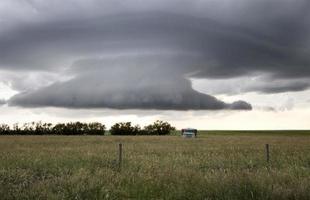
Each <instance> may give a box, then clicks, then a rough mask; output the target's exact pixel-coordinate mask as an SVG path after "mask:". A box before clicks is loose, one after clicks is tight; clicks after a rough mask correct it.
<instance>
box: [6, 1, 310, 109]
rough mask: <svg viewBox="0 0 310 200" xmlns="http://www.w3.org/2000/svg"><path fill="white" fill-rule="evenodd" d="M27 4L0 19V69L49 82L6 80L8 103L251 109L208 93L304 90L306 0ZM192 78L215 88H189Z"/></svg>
mask: <svg viewBox="0 0 310 200" xmlns="http://www.w3.org/2000/svg"><path fill="white" fill-rule="evenodd" d="M27 2H28V3H25V2H24V3H20V7H21V8H20V11H24V12H21V13H22V14H21V15H22V16H24V18H23V19H19V18H18V17H17V18H16V17H15V18H14V17H12V16H10V15H9V14H8V16H5V15H4V14H2V15H1V14H0V19H1V20H0V23H2V25H3V27H4V29H3V30H1V31H0V69H2V70H5V71H14V72H16V73H25V74H27V73H28V74H33V73H37V74H40V73H41V74H42V75H43V74H44V76H45V77H46V79H47V80H45V81H44V84H42V85H41V83H43V81H41V82H40V83H37V84H36V83H35V81H34V83H33V87H27V88H22V87H17V86H19V85H23V84H19V82H20V81H21V80H18V79H14V80H13V79H12V80H11V82H12V86H13V87H14V86H16V88H15V89H17V90H19V91H20V93H19V94H17V95H15V96H14V97H12V98H11V99H10V100H9V101H8V102H9V105H14V106H25V107H39V106H56V107H71V108H101V107H107V108H115V109H131V108H132V109H168V110H188V109H193V110H199V109H208V110H218V109H245V110H249V109H251V105H250V104H249V103H247V102H244V101H236V102H232V103H227V102H223V101H221V100H219V99H217V98H215V97H213V96H211V95H216V94H218V93H221V92H224V93H246V92H259V93H282V92H288V91H303V90H307V89H308V88H309V86H310V85H309V82H310V78H309V77H310V67H309V66H310V56H309V55H310V37H309V35H310V28H309V27H310V15H309V12H308V8H309V6H310V3H309V1H307V0H297V1H294V2H292V1H286V0H283V1H280V0H272V1H243V0H237V1H229V0H223V1H205V2H201V1H190V2H189V1H175V0H173V1H169V2H167V1H148V2H140V1H133V0H130V1H126V2H118V1H115V2H114V3H113V2H110V1H105V2H102V1H93V2H92V3H85V2H83V1H75V2H73V1H72V2H71V1H67V2H66V3H64V2H61V1H55V3H53V4H52V3H51V2H50V1H44V2H43V1H27ZM8 4H9V3H8ZM0 5H1V4H0ZM3 8H5V6H3ZM47 8H49V9H47ZM57 8H59V9H57ZM0 10H1V6H0ZM46 74H53V76H52V75H51V76H48V75H46ZM55 75H56V77H57V75H58V76H59V79H57V78H55ZM26 76H27V75H26ZM257 76H259V77H260V78H259V79H255V80H254V81H251V82H248V84H244V82H241V84H240V83H239V84H233V85H229V86H227V87H221V91H217V90H216V86H214V83H215V82H218V81H219V82H225V80H228V79H241V80H242V79H243V78H244V77H257ZM63 77H67V78H63ZM49 78H50V79H49ZM192 79H206V80H208V81H209V82H210V84H209V85H206V87H210V91H215V92H212V93H211V94H204V93H200V92H198V91H195V90H194V89H193V88H192V84H191V82H190V80H192ZM222 80H223V81H222ZM47 83H48V84H47ZM242 83H243V84H242ZM212 85H213V86H212Z"/></svg>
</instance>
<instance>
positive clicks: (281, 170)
mask: <svg viewBox="0 0 310 200" xmlns="http://www.w3.org/2000/svg"><path fill="white" fill-rule="evenodd" d="M119 142H122V144H123V148H124V152H123V166H122V170H121V171H119V170H118V168H117V147H118V143H119ZM266 143H268V144H270V153H271V154H270V163H269V164H268V163H267V162H266V155H265V144H266ZM0 199H3V200H4V199H245V200H248V199H310V131H300V132H299V131H297V132H289V131H282V132H281V131H279V132H263V131H258V132H227V131H210V132H205V131H204V132H202V134H200V135H199V138H196V139H183V138H181V137H179V136H122V137H119V136H1V137H0Z"/></svg>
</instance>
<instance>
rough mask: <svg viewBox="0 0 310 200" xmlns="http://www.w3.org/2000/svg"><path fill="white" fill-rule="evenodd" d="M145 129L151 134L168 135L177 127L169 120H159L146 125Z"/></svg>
mask: <svg viewBox="0 0 310 200" xmlns="http://www.w3.org/2000/svg"><path fill="white" fill-rule="evenodd" d="M144 129H145V130H146V131H147V132H148V134H149V135H168V134H170V132H171V131H174V130H175V127H173V126H171V125H170V124H169V123H168V122H163V121H160V120H157V121H155V122H154V123H153V124H150V125H148V126H145V127H144Z"/></svg>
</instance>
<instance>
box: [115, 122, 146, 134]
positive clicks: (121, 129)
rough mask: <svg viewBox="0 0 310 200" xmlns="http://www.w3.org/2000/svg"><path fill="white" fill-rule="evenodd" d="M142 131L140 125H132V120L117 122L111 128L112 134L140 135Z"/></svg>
mask: <svg viewBox="0 0 310 200" xmlns="http://www.w3.org/2000/svg"><path fill="white" fill-rule="evenodd" d="M140 131H141V128H140V126H139V125H135V126H132V125H131V122H120V123H116V124H114V125H113V126H112V127H111V129H110V133H111V135H138V134H139V132H140Z"/></svg>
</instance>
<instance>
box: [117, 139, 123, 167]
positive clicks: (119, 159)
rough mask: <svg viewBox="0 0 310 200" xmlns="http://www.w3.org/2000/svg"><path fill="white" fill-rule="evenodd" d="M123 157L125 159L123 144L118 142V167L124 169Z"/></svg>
mask: <svg viewBox="0 0 310 200" xmlns="http://www.w3.org/2000/svg"><path fill="white" fill-rule="evenodd" d="M122 159H123V144H122V143H119V144H118V169H119V170H120V171H121V169H122Z"/></svg>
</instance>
